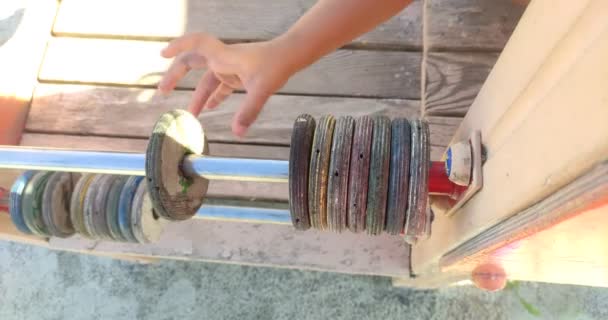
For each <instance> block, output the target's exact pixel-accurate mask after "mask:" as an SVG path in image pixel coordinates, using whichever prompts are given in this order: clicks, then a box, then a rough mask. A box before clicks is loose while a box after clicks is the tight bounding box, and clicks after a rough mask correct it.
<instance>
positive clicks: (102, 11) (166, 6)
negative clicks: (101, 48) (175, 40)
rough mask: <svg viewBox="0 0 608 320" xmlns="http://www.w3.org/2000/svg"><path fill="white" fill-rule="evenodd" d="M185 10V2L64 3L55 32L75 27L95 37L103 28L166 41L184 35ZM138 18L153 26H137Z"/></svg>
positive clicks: (67, 0) (107, 0)
mask: <svg viewBox="0 0 608 320" xmlns="http://www.w3.org/2000/svg"><path fill="white" fill-rule="evenodd" d="M187 11H188V1H187V0H178V1H176V0H161V1H159V0H154V1H149V0H130V1H124V0H104V1H82V0H63V1H62V3H61V7H60V8H59V12H58V14H57V19H56V22H55V26H54V30H55V31H62V30H66V29H67V30H69V26H78V28H77V30H78V31H77V32H75V33H78V34H80V33H83V34H98V33H99V32H98V30H97V29H96V26H99V25H103V26H104V29H105V30H104V31H105V32H107V33H108V34H121V33H122V32H123V31H124V30H125V29H128V30H129V31H130V34H134V35H137V34H153V35H155V36H156V37H159V38H169V37H176V36H179V35H181V34H183V33H184V31H185V29H186V20H187ZM83 12H84V13H86V12H89V13H94V14H83ZM138 19H145V20H146V21H150V22H153V23H143V24H142V23H138V22H137V21H138ZM66 33H67V34H70V33H71V32H70V31H67V32H66Z"/></svg>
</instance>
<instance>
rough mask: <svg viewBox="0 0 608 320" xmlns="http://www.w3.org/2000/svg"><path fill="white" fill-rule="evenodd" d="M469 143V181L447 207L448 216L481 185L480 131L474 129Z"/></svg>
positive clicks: (481, 150)
mask: <svg viewBox="0 0 608 320" xmlns="http://www.w3.org/2000/svg"><path fill="white" fill-rule="evenodd" d="M469 143H470V144H471V151H472V160H473V161H472V162H473V163H472V168H471V183H470V184H469V186H468V187H467V189H466V190H465V191H464V192H463V193H462V194H461V195H460V197H459V198H458V199H457V200H456V203H454V205H453V206H452V207H451V208H448V210H447V211H446V212H445V214H446V215H447V216H448V217H449V216H452V215H453V214H454V213H455V212H456V211H458V209H460V208H462V206H464V205H465V204H466V203H467V201H469V200H470V199H471V198H472V197H473V196H474V195H475V194H476V193H477V192H479V190H481V188H482V187H483V175H482V171H481V166H482V161H483V160H482V159H483V156H482V153H483V149H482V146H481V131H474V132H473V133H472V134H471V136H470V137H469Z"/></svg>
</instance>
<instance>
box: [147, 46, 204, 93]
mask: <svg viewBox="0 0 608 320" xmlns="http://www.w3.org/2000/svg"><path fill="white" fill-rule="evenodd" d="M205 65H206V59H205V58H204V57H203V56H200V55H198V54H196V53H192V52H189V53H182V54H180V55H179V56H178V57H177V58H175V59H174V60H173V63H171V66H169V69H167V71H166V72H165V74H164V75H163V78H162V79H161V81H160V82H159V84H158V89H159V90H160V91H161V92H162V93H165V94H166V93H168V92H170V91H171V90H173V89H174V88H175V86H176V85H177V82H178V81H179V80H181V79H182V78H183V77H184V76H185V75H186V73H188V71H190V70H191V69H200V68H203V67H205Z"/></svg>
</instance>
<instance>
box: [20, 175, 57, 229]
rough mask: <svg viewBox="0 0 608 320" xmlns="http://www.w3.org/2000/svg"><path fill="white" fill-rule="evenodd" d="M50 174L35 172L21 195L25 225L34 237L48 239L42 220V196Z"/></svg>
mask: <svg viewBox="0 0 608 320" xmlns="http://www.w3.org/2000/svg"><path fill="white" fill-rule="evenodd" d="M51 174H53V173H52V172H46V171H41V172H37V173H36V174H35V175H34V176H33V177H32V179H31V180H30V182H29V183H28V184H27V186H26V187H25V190H24V194H23V207H22V210H23V217H24V220H25V224H26V225H27V226H28V228H29V229H30V230H32V232H33V233H34V234H35V235H38V236H41V237H50V236H51V234H50V233H49V232H48V229H47V228H46V225H45V224H44V221H43V220H42V195H43V193H44V187H45V186H46V182H47V181H48V179H49V177H50V176H51Z"/></svg>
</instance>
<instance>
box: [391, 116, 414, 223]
mask: <svg viewBox="0 0 608 320" xmlns="http://www.w3.org/2000/svg"><path fill="white" fill-rule="evenodd" d="M411 135H412V133H411V128H410V123H409V121H408V120H407V119H403V118H399V119H394V120H393V123H392V126H391V164H390V174H389V186H388V203H387V208H386V232H388V233H390V234H393V235H397V234H400V233H401V232H403V228H404V227H405V214H406V212H407V203H408V192H409V181H410V152H411V140H410V139H411Z"/></svg>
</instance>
